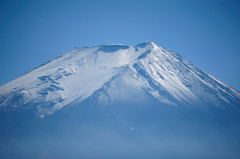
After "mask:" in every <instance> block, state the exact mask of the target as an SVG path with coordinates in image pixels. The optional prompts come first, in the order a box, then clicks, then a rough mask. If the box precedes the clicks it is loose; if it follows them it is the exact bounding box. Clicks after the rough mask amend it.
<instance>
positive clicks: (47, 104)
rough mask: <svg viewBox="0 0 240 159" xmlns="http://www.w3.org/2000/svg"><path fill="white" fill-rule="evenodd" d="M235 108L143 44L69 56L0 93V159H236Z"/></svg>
mask: <svg viewBox="0 0 240 159" xmlns="http://www.w3.org/2000/svg"><path fill="white" fill-rule="evenodd" d="M239 108H240V92H239V91H238V90H236V89H234V88H232V87H230V86H228V85H227V84H225V83H223V82H221V81H219V80H217V79H216V78H214V77H213V76H211V75H209V74H207V73H205V72H203V71H201V70H200V69H198V68H197V67H196V66H194V65H193V64H191V63H190V62H188V61H186V60H184V59H183V58H182V57H181V56H180V55H178V54H176V53H174V52H172V51H170V50H166V49H164V48H162V47H159V46H158V45H157V44H155V43H153V42H151V41H147V42H144V43H141V44H138V45H135V46H126V45H119V44H114V45H101V46H96V47H83V48H75V49H73V50H72V51H70V52H67V53H65V54H63V55H61V56H59V57H57V58H56V59H53V60H51V61H49V62H47V63H45V64H43V65H42V66H40V67H38V68H36V69H34V70H32V71H30V72H28V73H26V74H25V75H23V76H21V77H19V78H17V79H15V80H13V81H11V82H9V83H7V84H5V85H3V86H1V87H0V158H1V159H32V158H46V159H52V158H57V159H65V158H70V159H79V158H83V159H101V158H103V159H108V158H109V159H111V158H114V159H122V158H126V159H132V158H138V159H146V158H147V159H159V158H164V159H176V158H177V159H203V158H204V159H225V158H228V159H239V158H240V151H239V148H240V138H239V136H240V123H239V121H240V109H239Z"/></svg>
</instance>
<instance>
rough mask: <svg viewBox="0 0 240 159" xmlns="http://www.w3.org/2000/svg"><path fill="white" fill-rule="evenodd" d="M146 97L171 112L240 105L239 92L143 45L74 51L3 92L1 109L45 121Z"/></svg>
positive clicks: (1, 89)
mask: <svg viewBox="0 0 240 159" xmlns="http://www.w3.org/2000/svg"><path fill="white" fill-rule="evenodd" d="M147 96H151V97H153V98H155V99H157V100H159V101H160V102H161V103H165V104H169V105H175V106H177V105H179V104H184V105H192V106H203V105H214V106H217V107H222V106H223V105H226V104H227V105H229V106H236V105H239V104H240V92H239V91H238V90H236V89H233V88H231V87H229V86H228V85H226V84H224V83H223V82H221V81H219V80H217V79H216V78H214V77H212V76H211V75H209V74H207V73H205V72H203V71H201V70H200V69H198V68H197V67H196V66H194V65H192V64H191V63H190V62H188V61H186V60H184V59H183V58H182V57H181V56H180V55H178V54H176V53H174V52H172V51H169V50H166V49H164V48H162V47H159V46H158V45H156V44H155V43H153V42H151V41H147V42H144V43H141V44H138V45H135V46H126V45H120V44H117V45H116V44H114V45H101V46H97V47H84V48H75V49H73V50H72V51H70V52H68V53H65V54H63V55H62V56H60V57H58V58H56V59H54V60H52V61H50V62H48V63H46V64H44V65H42V66H40V67H38V68H36V69H34V70H32V71H31V72H29V73H27V74H25V75H23V76H21V77H19V78H17V79H15V80H13V81H11V82H9V83H7V84H5V85H3V86H1V87H0V107H1V108H2V110H4V111H8V109H19V108H20V109H25V108H26V109H28V108H29V109H35V108H37V110H38V112H39V115H40V116H41V117H44V116H45V115H49V114H52V113H54V112H55V111H57V110H60V109H62V108H63V107H66V106H67V105H69V104H71V103H74V102H75V103H76V102H77V103H81V102H82V101H84V100H86V99H94V100H96V101H97V102H98V103H100V104H107V103H111V102H116V101H139V102H141V101H144V100H145V98H146V97H147ZM136 97H137V99H136ZM9 107H11V108H9Z"/></svg>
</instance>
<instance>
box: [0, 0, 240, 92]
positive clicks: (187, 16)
mask: <svg viewBox="0 0 240 159" xmlns="http://www.w3.org/2000/svg"><path fill="white" fill-rule="evenodd" d="M239 28H240V1H234V0H215V1H214V0H206V1H205V0H188V1H186V0H183V1H179V0H175V1H174V0H166V1H161V0H155V1H154V0H145V1H143V0H138V1H130V0H121V1H117V0H111V1H100V0H98V1H97V0H96V1H91V0H86V1H83V0H78V1H77V0H76V1H71V0H65V1H63V0H56V1H54V0H51V1H50V0H28V1H27V0H1V1H0V75H1V77H0V85H2V84H4V83H6V82H9V81H10V80H13V79H14V78H16V77H18V76H20V75H23V74H24V73H26V72H28V71H30V70H31V69H33V68H35V67H37V66H39V65H41V64H43V63H45V62H46V61H48V60H50V59H53V58H55V57H56V56H58V55H60V54H62V53H64V52H67V51H70V50H71V49H72V48H74V47H81V46H96V45H101V44H110V43H117V44H118V43H121V44H126V45H135V44H138V43H140V42H143V41H147V40H151V41H154V42H155V43H157V44H158V45H160V46H163V47H165V48H168V49H171V50H173V51H174V52H177V53H179V54H180V55H182V57H183V58H185V59H187V60H189V61H191V62H192V63H193V64H195V65H196V66H197V67H199V68H200V69H202V70H203V71H205V72H207V73H210V74H211V75H213V76H215V77H217V78H218V79H220V80H222V81H224V82H225V83H227V84H229V85H230V86H233V87H235V88H237V89H240V82H239V81H240V29H239Z"/></svg>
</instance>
